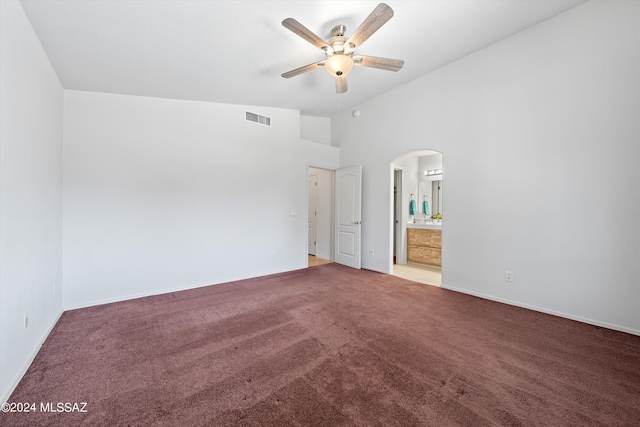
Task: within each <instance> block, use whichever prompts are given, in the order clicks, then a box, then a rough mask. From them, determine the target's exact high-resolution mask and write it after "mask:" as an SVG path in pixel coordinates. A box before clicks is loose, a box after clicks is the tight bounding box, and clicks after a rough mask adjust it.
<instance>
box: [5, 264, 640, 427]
mask: <svg viewBox="0 0 640 427" xmlns="http://www.w3.org/2000/svg"><path fill="white" fill-rule="evenodd" d="M9 402H30V403H35V404H36V407H37V412H35V413H2V414H0V425H2V426H19V425H25V426H37V425H60V426H70V425H79V424H84V425H91V426H116V425H168V426H191V425H212V426H235V425H238V426H253V425H265V426H283V425H306V426H339V425H345V426H346V425H348V426H351V425H356V426H376V425H377V426H412V425H422V426H450V425H463V426H483V425H510V426H517V425H523V426H552V425H557V426H571V425H573V426H591V425H594V426H596V425H598V426H600V425H601V426H616V425H620V426H622V425H627V426H632V425H634V426H638V425H640V337H638V336H633V335H629V334H625V333H621V332H616V331H611V330H608V329H604V328H599V327H595V326H590V325H586V324H582V323H578V322H574V321H571V320H567V319H562V318H559V317H555V316H550V315H545V314H541V313H537V312H534V311H530V310H525V309H521V308H517V307H512V306H509V305H505V304H500V303H496V302H491V301H487V300H483V299H480V298H475V297H471V296H468V295H464V294H460V293H456V292H451V291H446V290H443V289H440V288H436V287H432V286H428V285H420V284H417V283H414V282H410V281H406V280H403V279H400V278H396V277H393V276H387V275H383V274H378V273H374V272H370V271H359V270H352V269H349V268H346V267H342V266H339V265H336V264H329V265H323V266H319V267H313V268H309V269H305V270H300V271H295V272H291V273H284V274H278V275H273V276H268V277H262V278H256V279H250V280H244V281H239V282H233V283H227V284H222V285H217V286H209V287H206V288H200V289H196V290H190V291H184V292H176V293H172V294H165V295H160V296H153V297H147V298H142V299H137V300H132V301H126V302H121V303H115V304H108V305H103V306H98V307H92V308H87V309H81V310H73V311H68V312H65V313H64V314H63V315H62V318H61V319H60V321H59V322H58V324H57V325H56V326H55V328H54V329H53V331H52V333H51V335H50V336H49V338H48V339H47V341H46V342H45V344H44V346H43V347H42V349H41V351H40V352H39V354H38V355H37V357H36V359H35V361H34V362H33V364H32V365H31V367H30V368H29V370H28V372H27V373H26V375H25V376H24V378H23V379H22V381H21V382H20V384H19V385H18V387H17V388H16V390H15V392H14V394H13V395H12V396H11V398H10V399H9ZM41 402H42V403H45V405H44V409H45V410H46V409H56V410H57V408H58V406H57V404H58V403H63V404H64V403H69V404H70V405H69V406H67V407H65V406H64V405H63V406H62V408H63V410H64V409H65V408H70V409H74V408H73V403H78V404H81V403H82V402H86V407H84V409H85V410H86V412H60V413H57V412H41V409H42V408H41ZM46 403H49V406H48V407H47V406H46ZM75 409H81V407H80V406H78V407H77V408H75Z"/></svg>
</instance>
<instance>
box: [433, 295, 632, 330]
mask: <svg viewBox="0 0 640 427" xmlns="http://www.w3.org/2000/svg"><path fill="white" fill-rule="evenodd" d="M441 287H442V288H443V289H448V290H450V291H455V292H460V293H463V294H467V295H473V296H474V297H479V298H483V299H488V300H491V301H496V302H502V303H505V304H509V305H514V306H516V307H522V308H527V309H529V310H533V311H539V312H540V313H546V314H552V315H554V316H559V317H564V318H565V319H571V320H576V321H578V322H582V323H588V324H590V325H595V326H601V327H603V328H607V329H613V330H615V331H620V332H626V333H628V334H633V335H640V330H638V329H633V328H627V327H624V326H620V325H614V324H612V323H607V322H601V321H599V320H593V319H589V318H586V317H581V316H575V315H573V314H568V313H563V312H561V311H555V310H549V309H546V308H542V307H537V306H535V305H529V304H523V303H521V302H517V301H511V300H508V299H505V298H496V297H494V296H491V295H486V294H483V293H480V292H473V291H469V290H467V289H461V288H456V287H455V286H447V285H445V284H443V285H442V286H441Z"/></svg>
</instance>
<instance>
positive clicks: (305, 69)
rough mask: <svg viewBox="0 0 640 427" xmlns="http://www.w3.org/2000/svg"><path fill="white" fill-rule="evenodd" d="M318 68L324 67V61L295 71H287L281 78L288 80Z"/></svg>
mask: <svg viewBox="0 0 640 427" xmlns="http://www.w3.org/2000/svg"><path fill="white" fill-rule="evenodd" d="M320 67H324V61H320V62H314V63H313V64H309V65H304V66H302V67H300V68H296V69H295V70H291V71H287V72H286V73H282V77H284V78H285V79H289V78H291V77H293V76H297V75H298V74H302V73H306V72H307V71H311V70H315V69H316V68H320Z"/></svg>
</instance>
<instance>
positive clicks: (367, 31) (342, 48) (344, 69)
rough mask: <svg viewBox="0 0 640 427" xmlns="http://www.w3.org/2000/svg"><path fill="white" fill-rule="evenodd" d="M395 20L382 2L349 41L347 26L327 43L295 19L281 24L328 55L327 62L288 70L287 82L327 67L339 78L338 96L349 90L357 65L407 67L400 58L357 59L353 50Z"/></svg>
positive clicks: (340, 27) (338, 29)
mask: <svg viewBox="0 0 640 427" xmlns="http://www.w3.org/2000/svg"><path fill="white" fill-rule="evenodd" d="M391 17H393V9H391V8H390V7H389V6H387V5H386V4H384V3H380V4H379V5H378V6H376V8H375V9H374V10H373V12H371V14H370V15H369V16H367V18H366V19H365V20H364V22H362V24H360V26H359V27H358V28H356V30H355V31H354V32H353V34H351V37H349V38H348V39H347V38H346V36H345V35H344V34H345V31H346V27H345V26H344V25H336V26H335V27H333V29H332V30H331V35H332V37H331V39H329V41H328V42H326V41H324V40H322V39H321V38H320V37H318V36H317V35H315V34H314V33H313V32H311V31H310V30H309V29H308V28H306V27H305V26H304V25H302V24H301V23H299V22H298V21H296V20H295V19H293V18H287V19H285V20H284V21H282V26H284V27H285V28H287V29H289V30H291V31H292V32H294V33H295V34H297V35H299V36H300V37H302V38H303V39H305V40H306V41H308V42H309V43H311V44H312V45H314V46H316V47H319V48H320V49H322V50H323V51H324V53H325V55H326V56H327V59H326V60H323V61H319V62H314V63H313V64H309V65H305V66H303V67H300V68H296V69H295V70H291V71H287V72H286V73H283V74H282V77H284V78H285V79H288V78H290V77H293V76H297V75H298V74H302V73H306V72H307V71H311V70H315V69H316V68H320V67H324V68H325V69H326V70H327V71H328V72H329V74H331V75H332V76H335V78H336V93H344V92H346V91H347V75H348V74H349V73H350V72H351V70H352V69H353V66H354V65H359V66H363V67H372V68H379V69H381V70H387V71H398V70H400V69H401V68H402V66H403V65H404V61H402V60H399V59H389V58H378V57H375V56H364V55H357V56H354V51H355V49H356V48H357V47H360V45H362V43H364V42H365V40H367V39H368V38H369V37H371V35H372V34H373V33H375V32H376V31H378V29H380V27H382V26H383V25H384V24H385V23H386V22H387V21H388V20H389V19H391Z"/></svg>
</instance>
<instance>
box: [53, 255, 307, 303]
mask: <svg viewBox="0 0 640 427" xmlns="http://www.w3.org/2000/svg"><path fill="white" fill-rule="evenodd" d="M305 268H307V267H306V266H304V267H297V268H292V269H288V270H280V269H278V270H274V271H269V272H265V273H264V274H259V275H254V274H251V275H240V276H236V277H231V278H227V279H223V280H221V281H215V282H206V283H196V284H191V285H184V286H176V287H173V288H166V289H162V290H158V291H155V290H154V291H153V292H152V293H149V292H139V293H136V294H131V295H121V296H118V297H115V298H105V299H97V300H93V301H83V302H81V303H73V302H72V303H68V304H65V306H64V311H69V310H79V309H82V308H88V307H95V306H99V305H105V304H113V303H116V302H123V301H131V300H135V299H140V298H147V297H153V296H156V295H165V294H170V293H173V292H181V291H188V290H191V289H198V288H205V287H207V286H216V285H224V284H227V283H233V282H238V281H241V280H249V279H255V278H257V277H266V276H274V275H278V274H283V273H289V272H291V271H297V270H303V269H305Z"/></svg>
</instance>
